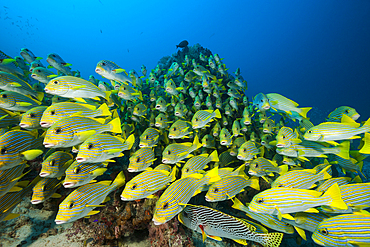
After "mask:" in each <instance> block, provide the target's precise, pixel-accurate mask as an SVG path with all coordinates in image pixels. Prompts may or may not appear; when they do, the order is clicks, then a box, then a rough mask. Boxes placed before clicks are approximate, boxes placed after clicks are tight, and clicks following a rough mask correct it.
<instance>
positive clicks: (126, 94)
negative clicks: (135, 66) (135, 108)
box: [118, 85, 143, 100]
mask: <svg viewBox="0 0 370 247" xmlns="http://www.w3.org/2000/svg"><path fill="white" fill-rule="evenodd" d="M118 97H120V98H122V99H124V100H134V99H139V100H143V95H142V93H141V91H138V90H136V89H134V88H132V87H130V86H129V85H122V86H120V87H119V91H118Z"/></svg>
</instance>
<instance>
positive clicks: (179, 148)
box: [162, 136, 202, 164]
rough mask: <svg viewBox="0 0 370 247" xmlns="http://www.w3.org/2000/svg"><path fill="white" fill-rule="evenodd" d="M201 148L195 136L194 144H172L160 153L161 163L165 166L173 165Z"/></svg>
mask: <svg viewBox="0 0 370 247" xmlns="http://www.w3.org/2000/svg"><path fill="white" fill-rule="evenodd" d="M200 147H202V144H200V143H199V139H198V136H195V138H194V142H193V143H191V142H183V143H172V144H170V145H168V146H167V147H166V148H165V149H164V151H163V153H162V162H163V163H165V164H175V163H177V162H179V161H181V160H183V159H186V158H187V157H188V156H189V155H190V153H191V152H193V151H195V150H197V149H198V148H200Z"/></svg>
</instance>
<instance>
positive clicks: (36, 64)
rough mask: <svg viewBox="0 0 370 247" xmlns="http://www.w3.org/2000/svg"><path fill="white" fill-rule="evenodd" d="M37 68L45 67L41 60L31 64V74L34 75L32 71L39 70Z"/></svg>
mask: <svg viewBox="0 0 370 247" xmlns="http://www.w3.org/2000/svg"><path fill="white" fill-rule="evenodd" d="M37 67H44V65H43V64H42V63H41V61H40V60H36V61H33V62H32V63H31V64H30V69H29V72H31V73H32V71H33V70H34V69H35V68H37Z"/></svg>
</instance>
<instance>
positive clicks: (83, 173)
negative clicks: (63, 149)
mask: <svg viewBox="0 0 370 247" xmlns="http://www.w3.org/2000/svg"><path fill="white" fill-rule="evenodd" d="M107 166H108V163H80V162H77V161H74V162H73V163H72V164H71V165H70V166H69V167H68V169H67V170H66V171H65V175H66V177H65V179H64V182H63V186H64V188H76V187H79V186H82V185H84V184H89V183H94V182H96V180H95V178H96V177H98V176H101V175H103V174H104V172H106V171H107Z"/></svg>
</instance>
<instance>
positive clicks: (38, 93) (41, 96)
mask: <svg viewBox="0 0 370 247" xmlns="http://www.w3.org/2000/svg"><path fill="white" fill-rule="evenodd" d="M43 98H44V93H43V92H37V99H38V100H39V101H42V99H43Z"/></svg>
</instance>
